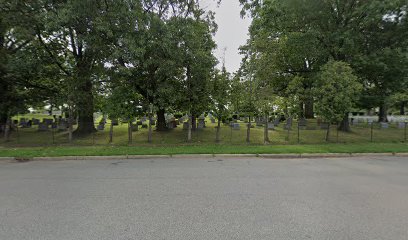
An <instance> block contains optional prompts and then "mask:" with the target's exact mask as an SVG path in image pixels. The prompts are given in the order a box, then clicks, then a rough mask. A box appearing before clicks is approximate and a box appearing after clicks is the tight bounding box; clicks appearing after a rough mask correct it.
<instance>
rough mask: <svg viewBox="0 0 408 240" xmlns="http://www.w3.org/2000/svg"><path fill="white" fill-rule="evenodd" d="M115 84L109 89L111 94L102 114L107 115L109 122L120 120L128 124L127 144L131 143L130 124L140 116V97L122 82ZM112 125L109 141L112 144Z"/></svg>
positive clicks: (118, 81)
mask: <svg viewBox="0 0 408 240" xmlns="http://www.w3.org/2000/svg"><path fill="white" fill-rule="evenodd" d="M120 80H121V79H118V80H117V82H115V84H114V85H113V86H112V87H111V88H110V89H111V92H110V94H109V96H108V97H107V98H106V100H105V106H104V113H107V114H108V116H109V118H110V119H111V120H114V119H122V120H123V121H125V122H127V123H128V142H129V143H132V140H133V138H132V122H133V120H134V119H135V118H136V117H137V116H140V112H141V110H142V109H141V107H142V97H141V96H140V95H139V94H138V93H136V92H134V91H132V89H131V88H129V86H128V85H127V84H126V82H124V81H120ZM112 132H113V124H111V128H110V141H109V142H112Z"/></svg>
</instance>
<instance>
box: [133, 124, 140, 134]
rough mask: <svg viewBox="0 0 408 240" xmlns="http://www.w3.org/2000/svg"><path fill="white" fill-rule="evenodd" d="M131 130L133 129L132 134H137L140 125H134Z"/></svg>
mask: <svg viewBox="0 0 408 240" xmlns="http://www.w3.org/2000/svg"><path fill="white" fill-rule="evenodd" d="M131 129H132V132H137V131H139V125H137V124H132V125H131Z"/></svg>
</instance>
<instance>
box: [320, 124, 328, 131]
mask: <svg viewBox="0 0 408 240" xmlns="http://www.w3.org/2000/svg"><path fill="white" fill-rule="evenodd" d="M320 129H323V130H327V129H329V123H321V124H320Z"/></svg>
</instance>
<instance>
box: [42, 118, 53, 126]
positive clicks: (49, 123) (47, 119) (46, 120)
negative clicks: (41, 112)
mask: <svg viewBox="0 0 408 240" xmlns="http://www.w3.org/2000/svg"><path fill="white" fill-rule="evenodd" d="M53 122H54V119H49V118H44V119H43V123H45V124H47V125H51V124H53Z"/></svg>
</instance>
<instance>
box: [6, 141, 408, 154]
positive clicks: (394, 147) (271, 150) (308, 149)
mask: <svg viewBox="0 0 408 240" xmlns="http://www.w3.org/2000/svg"><path fill="white" fill-rule="evenodd" d="M383 152H384V153H401V152H408V144H406V143H386V144H379V143H364V144H318V145H263V146H256V145H241V146H239V145H234V146H232V145H183V146H108V147H107V146H50V147H28V148H25V147H19V148H0V157H57V156H115V155H173V154H288V153H383Z"/></svg>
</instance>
